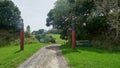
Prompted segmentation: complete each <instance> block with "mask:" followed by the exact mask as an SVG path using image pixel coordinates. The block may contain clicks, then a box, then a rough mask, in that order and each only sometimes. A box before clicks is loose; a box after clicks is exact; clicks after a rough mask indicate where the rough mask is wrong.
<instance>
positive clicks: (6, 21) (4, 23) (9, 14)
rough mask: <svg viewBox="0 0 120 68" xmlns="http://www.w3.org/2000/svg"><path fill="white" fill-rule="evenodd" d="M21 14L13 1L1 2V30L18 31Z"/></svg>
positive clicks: (4, 0) (5, 0)
mask: <svg viewBox="0 0 120 68" xmlns="http://www.w3.org/2000/svg"><path fill="white" fill-rule="evenodd" d="M20 15H21V13H20V11H19V9H18V7H17V6H15V5H14V3H13V2H12V1H11V0H3V1H0V29H6V30H10V31H12V32H14V31H18V25H19V23H20V21H21V16H20Z"/></svg>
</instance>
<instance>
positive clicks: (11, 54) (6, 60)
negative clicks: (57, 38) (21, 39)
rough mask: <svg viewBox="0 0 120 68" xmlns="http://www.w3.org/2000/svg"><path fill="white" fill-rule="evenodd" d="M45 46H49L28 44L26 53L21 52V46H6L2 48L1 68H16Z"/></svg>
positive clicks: (0, 56)
mask: <svg viewBox="0 0 120 68" xmlns="http://www.w3.org/2000/svg"><path fill="white" fill-rule="evenodd" d="M45 45H47V44H45V43H36V44H28V45H25V49H24V51H19V46H6V47H2V48H0V68H15V67H16V66H18V65H19V64H20V63H22V62H23V61H25V60H26V59H27V58H28V57H30V56H31V55H33V54H34V53H35V52H36V51H37V50H38V49H40V48H41V47H43V46H45Z"/></svg>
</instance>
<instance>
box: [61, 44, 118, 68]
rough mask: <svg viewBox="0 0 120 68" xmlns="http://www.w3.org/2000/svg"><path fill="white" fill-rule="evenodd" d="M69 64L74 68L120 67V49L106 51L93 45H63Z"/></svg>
mask: <svg viewBox="0 0 120 68" xmlns="http://www.w3.org/2000/svg"><path fill="white" fill-rule="evenodd" d="M61 49H62V52H63V55H64V56H65V58H66V59H67V60H68V65H69V66H70V67H73V68H120V51H119V52H116V51H112V52H110V51H106V50H101V49H95V48H92V47H77V48H76V50H74V51H73V50H72V49H71V46H70V45H67V44H66V45H62V46H61Z"/></svg>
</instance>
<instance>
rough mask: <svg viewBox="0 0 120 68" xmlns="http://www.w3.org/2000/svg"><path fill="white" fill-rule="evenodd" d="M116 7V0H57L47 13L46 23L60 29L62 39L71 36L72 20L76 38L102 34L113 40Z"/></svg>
mask: <svg viewBox="0 0 120 68" xmlns="http://www.w3.org/2000/svg"><path fill="white" fill-rule="evenodd" d="M112 5H114V7H113V6H112ZM118 7H119V2H118V0H103V1H101V0H57V2H56V3H55V7H54V8H53V9H51V10H50V12H49V13H48V18H47V20H46V21H47V23H46V25H47V26H50V25H52V26H53V28H57V29H61V30H62V32H61V38H63V39H68V38H69V39H70V38H71V33H70V32H71V29H72V26H71V24H72V22H74V23H76V39H77V40H81V39H94V38H95V37H103V36H104V38H110V36H113V37H112V38H111V39H113V40H115V39H116V37H117V38H118V34H119V28H118V27H119V26H118V23H119V21H118V20H119V19H118V15H119V14H118ZM112 33H113V34H112ZM104 38H102V39H104ZM117 40H118V39H117Z"/></svg>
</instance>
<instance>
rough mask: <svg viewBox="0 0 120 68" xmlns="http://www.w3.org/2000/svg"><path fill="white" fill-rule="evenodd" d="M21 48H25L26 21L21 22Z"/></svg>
mask: <svg viewBox="0 0 120 68" xmlns="http://www.w3.org/2000/svg"><path fill="white" fill-rule="evenodd" d="M20 50H24V23H23V20H22V22H21V23H20Z"/></svg>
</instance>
